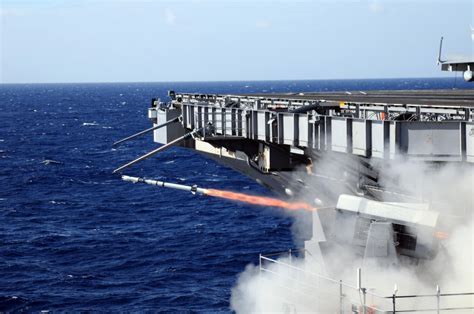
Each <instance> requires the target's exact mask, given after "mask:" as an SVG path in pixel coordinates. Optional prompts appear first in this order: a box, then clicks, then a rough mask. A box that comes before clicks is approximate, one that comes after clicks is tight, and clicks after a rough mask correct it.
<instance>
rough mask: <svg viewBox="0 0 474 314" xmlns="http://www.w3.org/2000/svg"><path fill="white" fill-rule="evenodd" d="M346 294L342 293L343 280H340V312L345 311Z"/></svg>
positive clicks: (341, 313)
mask: <svg viewBox="0 0 474 314" xmlns="http://www.w3.org/2000/svg"><path fill="white" fill-rule="evenodd" d="M343 308H344V295H343V294H342V280H339V313H340V314H343V313H344V310H343Z"/></svg>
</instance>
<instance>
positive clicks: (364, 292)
mask: <svg viewBox="0 0 474 314" xmlns="http://www.w3.org/2000/svg"><path fill="white" fill-rule="evenodd" d="M361 290H362V302H364V303H363V304H362V309H363V310H362V313H364V314H367V305H366V304H367V302H366V301H367V289H365V288H361Z"/></svg>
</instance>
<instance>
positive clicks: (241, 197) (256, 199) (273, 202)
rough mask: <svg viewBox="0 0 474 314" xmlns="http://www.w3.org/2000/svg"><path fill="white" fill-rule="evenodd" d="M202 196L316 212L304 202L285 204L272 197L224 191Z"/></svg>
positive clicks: (207, 192)
mask: <svg viewBox="0 0 474 314" xmlns="http://www.w3.org/2000/svg"><path fill="white" fill-rule="evenodd" d="M204 194H205V195H208V196H213V197H219V198H224V199H227V200H233V201H238V202H243V203H247V204H252V205H259V206H270V207H281V208H285V209H289V210H300V209H303V210H307V211H315V210H317V208H315V207H313V206H311V205H309V204H308V203H304V202H285V201H282V200H279V199H277V198H273V197H264V196H256V195H248V194H244V193H236V192H231V191H225V190H215V189H206V190H205V192H204Z"/></svg>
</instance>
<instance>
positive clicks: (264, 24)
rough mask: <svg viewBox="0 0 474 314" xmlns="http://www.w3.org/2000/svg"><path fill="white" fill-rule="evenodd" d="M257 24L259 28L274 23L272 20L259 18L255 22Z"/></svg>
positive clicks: (267, 26)
mask: <svg viewBox="0 0 474 314" xmlns="http://www.w3.org/2000/svg"><path fill="white" fill-rule="evenodd" d="M255 26H256V27H257V28H270V26H272V24H271V23H270V21H267V20H258V21H257V22H256V23H255Z"/></svg>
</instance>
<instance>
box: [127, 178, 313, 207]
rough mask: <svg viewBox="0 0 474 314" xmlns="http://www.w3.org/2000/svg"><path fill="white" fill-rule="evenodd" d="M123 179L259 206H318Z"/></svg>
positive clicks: (141, 179) (140, 179)
mask: <svg viewBox="0 0 474 314" xmlns="http://www.w3.org/2000/svg"><path fill="white" fill-rule="evenodd" d="M122 180H124V181H128V182H132V183H145V184H150V185H156V186H160V187H164V188H171V189H176V190H182V191H189V192H191V193H198V194H203V195H208V196H212V197H219V198H223V199H227V200H233V201H238V202H243V203H247V204H253V205H259V206H269V207H280V208H285V209H289V210H308V211H314V210H317V208H315V207H313V206H311V205H310V204H308V203H304V202H285V201H282V200H279V199H277V198H273V197H264V196H256V195H248V194H244V193H236V192H231V191H225V190H215V189H203V188H199V187H197V186H189V185H182V184H175V183H169V182H163V181H157V180H149V179H144V178H138V177H130V176H122Z"/></svg>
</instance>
